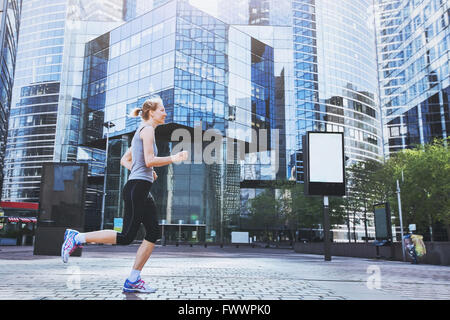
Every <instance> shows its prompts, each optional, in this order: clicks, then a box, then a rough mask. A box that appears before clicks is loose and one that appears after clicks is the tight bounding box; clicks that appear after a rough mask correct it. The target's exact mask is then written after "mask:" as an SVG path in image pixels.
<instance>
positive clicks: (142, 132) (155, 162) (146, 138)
mask: <svg viewBox="0 0 450 320" xmlns="http://www.w3.org/2000/svg"><path fill="white" fill-rule="evenodd" d="M139 115H140V116H141V118H142V122H141V124H140V126H139V127H138V129H137V130H136V133H135V134H134V137H133V140H132V141H131V148H129V149H128V150H127V152H126V153H125V154H124V155H123V157H122V159H121V160H120V164H121V165H122V166H124V167H125V168H127V169H128V170H130V171H131V173H130V175H129V177H128V181H127V183H126V184H125V186H124V188H123V197H124V202H125V209H124V211H125V213H124V218H123V229H122V232H121V233H118V232H117V231H114V230H100V231H93V232H87V233H80V232H78V231H76V230H71V229H67V230H66V232H65V234H64V242H63V244H62V248H61V258H62V260H63V262H64V263H67V261H68V260H69V256H70V254H71V253H72V252H73V251H74V250H75V249H76V248H78V247H81V246H82V244H84V243H104V244H117V245H129V244H130V243H131V242H132V241H133V240H134V239H135V237H136V234H137V232H138V229H139V226H140V224H141V223H143V224H144V227H145V230H146V235H145V238H144V240H143V241H142V244H141V245H140V247H139V249H138V251H137V253H136V259H135V262H134V265H133V269H132V270H131V273H130V275H129V277H128V278H127V279H126V280H125V283H124V285H123V291H124V292H144V293H153V292H155V291H156V289H154V288H151V287H149V286H148V285H147V284H145V282H144V281H143V280H142V279H141V276H140V274H141V271H142V268H143V267H144V265H145V263H146V262H147V260H148V259H149V258H150V255H151V254H152V251H153V248H154V247H155V242H156V240H158V239H159V238H160V234H161V233H160V228H159V225H158V221H157V210H156V205H155V202H154V200H153V197H152V196H151V194H150V188H151V187H152V184H153V182H154V181H155V180H156V179H157V175H156V173H155V171H154V170H153V167H162V166H165V165H168V164H170V163H176V162H181V161H184V160H187V158H188V153H187V151H182V152H179V153H177V154H175V155H172V156H169V157H158V156H157V154H158V150H157V148H156V143H155V128H156V127H157V126H159V125H160V124H163V123H164V121H165V118H166V116H167V114H166V111H165V109H164V104H163V102H162V100H161V98H159V97H156V98H151V99H149V100H147V101H145V103H144V104H143V106H142V108H136V109H134V110H133V111H132V112H131V114H130V116H131V117H138V116H139Z"/></svg>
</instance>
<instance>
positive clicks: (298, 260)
mask: <svg viewBox="0 0 450 320" xmlns="http://www.w3.org/2000/svg"><path fill="white" fill-rule="evenodd" d="M89 249H91V248H89V247H88V248H87V249H86V250H85V251H84V252H83V256H82V257H72V258H71V259H70V261H69V263H68V264H63V263H62V262H61V260H60V259H59V258H58V257H44V258H39V256H37V257H33V256H26V252H25V253H21V254H23V255H25V256H24V257H22V256H20V255H19V254H18V253H11V252H9V253H8V254H9V255H2V251H0V300H7V299H17V300H21V299H26V300H32V299H55V300H62V299H75V300H83V299H87V300H96V299H98V300H101V299H109V300H139V299H142V300H210V299H213V300H330V299H331V300H343V299H433V300H435V299H445V300H448V299H450V273H449V271H450V268H449V267H446V266H430V265H410V264H406V263H401V262H390V261H379V260H369V259H356V258H343V257H333V261H331V262H324V261H323V258H322V257H321V256H314V255H302V254H297V253H293V252H292V251H286V250H284V251H282V250H279V251H276V252H275V251H268V253H267V252H253V251H251V250H247V251H245V250H242V249H235V250H228V251H227V250H220V249H218V248H211V249H210V248H208V249H202V250H198V249H196V250H193V251H189V248H183V250H181V248H180V250H179V251H176V250H174V249H173V248H167V251H164V250H165V249H164V248H158V247H157V248H156V250H155V252H154V254H153V256H152V258H151V259H150V260H149V262H148V264H147V266H146V267H145V268H144V270H143V272H142V278H143V279H144V280H146V281H147V282H148V283H149V284H150V285H151V286H153V287H156V288H158V291H157V292H156V293H155V294H147V295H145V294H134V295H133V294H123V293H122V292H121V288H122V285H123V282H124V280H125V277H126V276H127V275H128V273H129V270H130V268H131V266H132V264H133V260H134V254H135V249H136V248H135V247H132V248H130V249H129V251H128V252H126V251H120V254H119V255H118V254H116V253H115V252H114V248H109V247H105V248H92V249H93V251H91V252H89ZM95 249H97V250H98V251H95ZM102 249H105V251H104V252H103V251H102ZM131 249H133V250H134V251H133V250H131ZM5 257H6V258H5ZM19 257H22V258H19ZM374 269H376V270H378V276H379V280H380V281H379V288H378V289H370V288H368V285H367V283H368V280H369V278H370V277H371V276H373V275H374V274H373V273H372V272H369V270H374ZM24 284H25V286H24Z"/></svg>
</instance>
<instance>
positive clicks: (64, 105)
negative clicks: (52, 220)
mask: <svg viewBox="0 0 450 320" xmlns="http://www.w3.org/2000/svg"><path fill="white" fill-rule="evenodd" d="M22 9H23V11H22V19H21V30H20V37H19V47H18V54H17V65H16V67H17V70H16V75H15V83H14V88H13V94H12V105H11V114H10V118H9V130H8V142H7V150H6V159H5V168H4V172H5V179H4V182H3V193H2V199H3V200H4V201H29V202H38V200H39V187H40V178H41V169H42V164H43V163H44V162H63V161H77V157H78V154H79V148H78V144H79V132H80V130H79V128H80V114H81V109H80V108H81V104H80V101H81V83H82V77H81V75H82V69H83V57H84V44H85V42H86V41H88V40H89V39H92V38H93V37H95V36H98V35H99V34H101V33H104V32H105V31H106V30H109V29H110V28H111V27H112V26H113V25H117V23H121V22H123V20H122V10H123V3H122V1H121V0H104V1H95V2H93V1H75V0H51V1H50V0H43V1H40V0H39V1H36V0H25V1H23V5H22ZM111 21H115V24H113V25H112V24H111ZM83 154H85V153H83ZM101 167H103V166H99V168H101Z"/></svg>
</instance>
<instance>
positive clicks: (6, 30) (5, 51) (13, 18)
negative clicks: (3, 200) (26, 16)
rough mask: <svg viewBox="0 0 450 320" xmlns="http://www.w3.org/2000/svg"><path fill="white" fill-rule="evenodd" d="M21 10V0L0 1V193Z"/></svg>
mask: <svg viewBox="0 0 450 320" xmlns="http://www.w3.org/2000/svg"><path fill="white" fill-rule="evenodd" d="M21 11H22V0H8V1H1V2H0V48H1V51H0V79H1V80H0V194H1V186H2V184H3V161H4V157H5V152H6V138H7V136H8V118H9V113H10V108H11V96H12V90H13V83H14V71H15V65H16V53H17V44H18V40H19V39H18V38H19V26H20V15H21Z"/></svg>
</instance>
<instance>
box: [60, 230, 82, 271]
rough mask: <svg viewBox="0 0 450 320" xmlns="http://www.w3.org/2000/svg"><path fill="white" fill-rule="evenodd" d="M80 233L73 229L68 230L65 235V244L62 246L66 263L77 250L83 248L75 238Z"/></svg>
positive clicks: (62, 255) (62, 256)
mask: <svg viewBox="0 0 450 320" xmlns="http://www.w3.org/2000/svg"><path fill="white" fill-rule="evenodd" d="M78 233H79V232H78V231H76V230H72V229H66V232H65V233H64V242H63V244H62V246H61V258H62V261H63V262H64V263H67V261H69V256H70V255H71V254H72V252H74V251H75V249H76V248H83V247H82V246H81V243H80V242H77V241H75V236H76V235H77V234H78Z"/></svg>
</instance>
